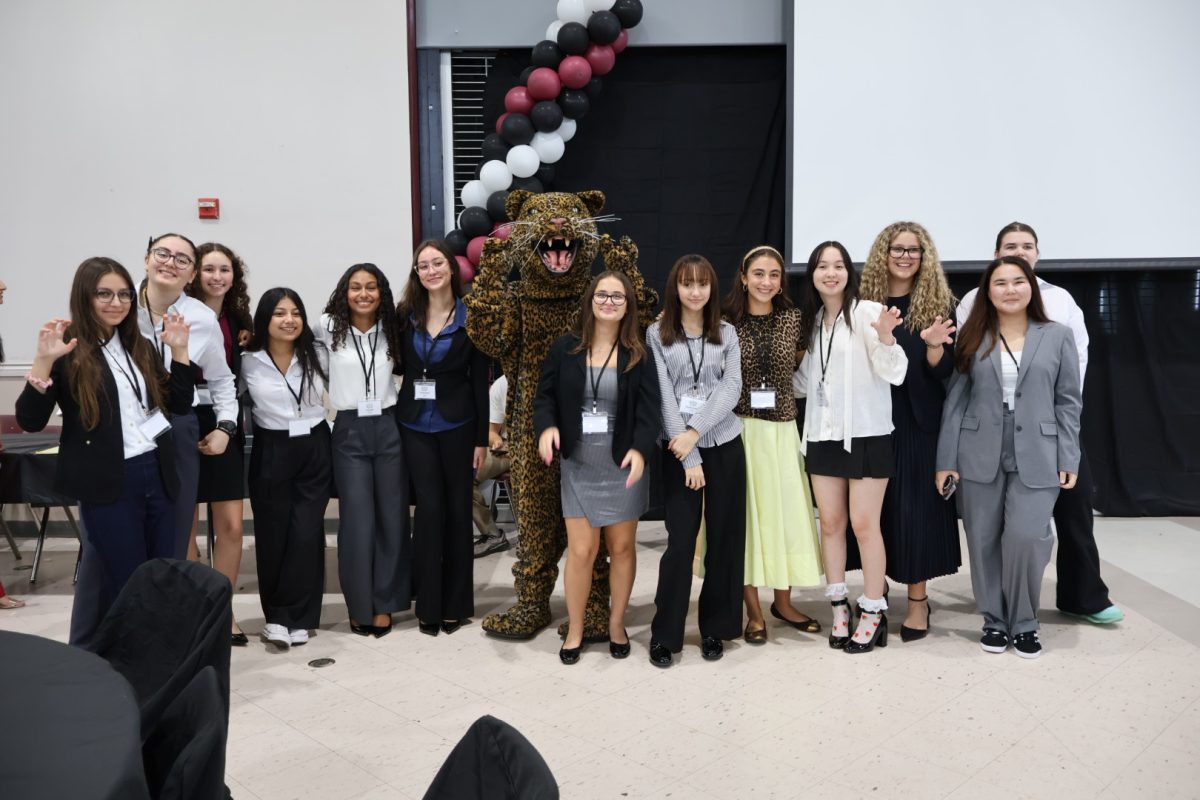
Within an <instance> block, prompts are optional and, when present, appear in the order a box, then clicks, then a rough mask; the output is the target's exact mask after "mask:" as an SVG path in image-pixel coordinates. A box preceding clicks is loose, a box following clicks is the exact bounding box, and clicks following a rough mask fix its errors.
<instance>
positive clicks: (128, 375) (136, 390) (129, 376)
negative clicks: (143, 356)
mask: <svg viewBox="0 0 1200 800" xmlns="http://www.w3.org/2000/svg"><path fill="white" fill-rule="evenodd" d="M109 341H112V340H111V339H109ZM100 349H101V350H103V351H104V354H105V355H107V356H108V357H109V360H111V361H112V364H113V366H114V367H116V368H117V371H118V372H120V373H121V374H122V375H124V376H125V380H127V381H129V385H130V387H132V388H133V394H134V396H135V397H137V401H138V405H139V406H141V407H142V411H147V410H148V409H147V408H146V401H145V400H143V399H142V387H141V386H140V385H139V384H138V381H137V379H136V378H135V377H133V376H134V374H135V373H136V372H137V368H136V367H134V366H133V359H131V358H130V357H129V351H128V350H126V349H125V348H124V347H123V346H122V348H121V352H122V353H124V354H125V364H126V365H128V367H129V371H128V372H126V371H125V367H122V366H121V362H119V361H117V357H116V356H114V355H113V354H112V351H110V350H109V349H108V342H105V343H104V344H102V345H100Z"/></svg>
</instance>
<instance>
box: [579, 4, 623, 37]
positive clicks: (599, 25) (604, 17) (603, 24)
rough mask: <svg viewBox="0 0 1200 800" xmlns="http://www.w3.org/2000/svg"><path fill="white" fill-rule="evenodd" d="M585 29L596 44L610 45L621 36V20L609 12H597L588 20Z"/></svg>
mask: <svg viewBox="0 0 1200 800" xmlns="http://www.w3.org/2000/svg"><path fill="white" fill-rule="evenodd" d="M587 29H588V36H590V37H591V38H592V41H593V42H595V43H596V44H612V43H613V42H615V41H616V40H617V37H618V36H620V35H621V20H619V19H618V18H617V15H616V14H614V13H612V12H611V11H597V12H596V13H595V14H592V16H591V17H590V18H588V24H587Z"/></svg>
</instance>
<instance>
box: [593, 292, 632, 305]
mask: <svg viewBox="0 0 1200 800" xmlns="http://www.w3.org/2000/svg"><path fill="white" fill-rule="evenodd" d="M592 302H594V303H595V304H596V305H598V306H602V305H604V304H605V303H612V304H613V305H614V306H623V305H625V295H624V293H622V292H596V293H595V294H593V295H592Z"/></svg>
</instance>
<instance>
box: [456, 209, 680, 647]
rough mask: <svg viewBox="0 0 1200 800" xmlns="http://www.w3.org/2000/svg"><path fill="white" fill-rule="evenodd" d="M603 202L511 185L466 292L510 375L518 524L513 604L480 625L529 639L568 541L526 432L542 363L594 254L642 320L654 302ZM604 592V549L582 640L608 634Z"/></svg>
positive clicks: (477, 325)
mask: <svg viewBox="0 0 1200 800" xmlns="http://www.w3.org/2000/svg"><path fill="white" fill-rule="evenodd" d="M603 206H604V194H603V192H599V191H585V192H580V193H578V194H568V193H565V192H549V193H544V194H532V193H530V192H527V191H524V190H521V189H517V190H514V191H513V192H511V193H510V194H509V196H508V201H507V203H506V206H505V210H506V211H507V213H508V218H509V219H510V220H512V223H511V224H512V232H511V233H510V235H509V236H508V238H507V239H497V238H491V239H488V240H487V243H486V244H485V245H484V248H483V255H482V256H481V258H480V261H479V272H478V274H477V275H476V277H475V281H474V283H473V284H472V289H471V292H470V294H468V295H467V296H466V297H465V298H464V299H465V301H466V304H467V309H468V311H469V313H468V314H467V332H468V333H469V334H470V336H471V341H472V342H474V343H475V345H476V347H478V348H479V349H480V350H482V351H484V352H485V353H487V354H488V355H490V356H492V357H493V358H496V359H499V361H500V364H501V366H502V367H503V368H504V374H505V375H507V376H508V407H507V414H506V417H507V427H508V431H509V453H510V455H511V458H512V467H511V473H512V487H513V495H514V501H515V502H516V508H517V515H516V516H517V521H518V523H519V526H520V530H519V536H518V542H517V563H516V564H514V565H513V578H514V584H515V588H516V595H517V602H516V605H514V606H513V607H512V608H510V609H508V610H507V611H504V612H501V613H498V614H490V615H488V616H487V617H486V618H485V619H484V620H483V629H484V630H485V631H487V632H488V633H489V634H492V635H493V636H498V637H500V638H505V639H528V638H530V637H532V636H533V635H534V634H536V633H537V632H538V631H540V630H541V629H542V628H544V627H546V626H547V625H549V624H550V594H551V592H553V591H554V583H555V580H556V578H557V577H558V561H559V559H560V558H561V557H562V554H563V551H564V550H565V549H566V545H567V531H566V526H565V525H564V523H563V516H562V503H561V498H560V495H559V471H558V466H559V465H558V457H555V460H554V462H553V463H552V464H551V465H550V466H547V465H546V464H544V463H543V462H542V461H541V459H540V458H538V452H537V439H536V438H535V437H534V433H533V398H534V395H536V394H537V385H538V378H539V376H540V375H541V370H542V361H543V360H544V359H545V358H546V354H547V353H548V352H549V350H550V344H551V343H552V342H553V341H554V340H555V339H556V338H557V337H559V336H561V335H563V334H565V333H567V332H569V331H571V330H572V329H573V328H574V326H575V324H576V322H577V321H578V318H579V302H580V297H581V296H582V295H583V292H584V291H585V290H586V289H587V286H588V283H589V282H590V281H591V278H592V266H593V264H594V263H595V261H596V257H597V256H600V257H601V258H603V260H604V267H605V268H606V269H611V270H616V271H619V272H623V273H625V274H626V275H627V276H628V277H629V279H630V281H631V282H632V283H633V287H634V291H635V292H636V293H637V295H638V311H639V314H640V316H641V319H640V322H641V324H642V327H643V328H645V326H646V325H648V324H649V323H650V321H651V318H652V315H653V313H654V311H653V309H654V306H655V305H656V304H657V302H658V294H657V293H656V292H655V291H654V290H653V289H648V288H647V287H646V285H645V280H644V279H643V278H642V274H641V272H640V271H639V270H638V266H637V256H638V251H637V246H636V245H635V244H634V243H633V242H632V241H630V239H629V237H622V238H621V239H620V240H619V241H615V240H613V238H612V237H611V236H609V235H608V234H603V235H601V234H599V233H598V232H597V230H596V219H597V215H598V213H599V212H600V209H601V208H603ZM513 269H517V270H519V275H520V279H519V280H509V275H510V273H511V272H512V271H513ZM645 479H647V480H648V477H647V478H645ZM601 541H603V539H602V540H601ZM608 595H609V592H608V555H607V552H606V551H605V550H604V549H603V548H602V549H601V551H600V554H599V555H598V556H597V558H596V565H595V569H594V571H593V579H592V589H591V593H590V595H589V597H588V605H587V612H586V615H585V617H584V635H585V636H586V637H587V638H588V639H589V640H596V639H599V640H604V639H607V638H608V613H609V605H608Z"/></svg>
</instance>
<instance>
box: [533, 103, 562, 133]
mask: <svg viewBox="0 0 1200 800" xmlns="http://www.w3.org/2000/svg"><path fill="white" fill-rule="evenodd" d="M529 119H531V120H533V127H535V128H537V129H538V130H539V131H545V132H546V133H549V132H550V131H556V130H558V126H559V125H562V121H563V110H562V109H561V108H559V107H558V103H556V102H554V101H553V100H543V101H541V102H540V103H536V104H535V105H534V106H533V110H532V111H530V112H529Z"/></svg>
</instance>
